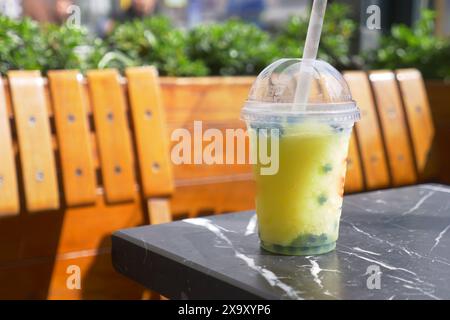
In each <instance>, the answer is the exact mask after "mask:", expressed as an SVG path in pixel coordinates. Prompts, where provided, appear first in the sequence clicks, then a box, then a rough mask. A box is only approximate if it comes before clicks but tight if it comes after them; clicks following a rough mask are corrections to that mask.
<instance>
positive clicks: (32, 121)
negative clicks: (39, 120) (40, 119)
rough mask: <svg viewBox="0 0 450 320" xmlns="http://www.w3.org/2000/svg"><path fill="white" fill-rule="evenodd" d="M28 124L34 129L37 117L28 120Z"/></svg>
mask: <svg viewBox="0 0 450 320" xmlns="http://www.w3.org/2000/svg"><path fill="white" fill-rule="evenodd" d="M28 124H29V125H30V127H34V125H35V124H36V117H35V116H30V117H29V118H28Z"/></svg>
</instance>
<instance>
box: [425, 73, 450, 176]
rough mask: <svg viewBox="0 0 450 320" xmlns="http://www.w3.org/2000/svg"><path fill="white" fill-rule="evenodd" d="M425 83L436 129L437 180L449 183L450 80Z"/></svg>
mask: <svg viewBox="0 0 450 320" xmlns="http://www.w3.org/2000/svg"><path fill="white" fill-rule="evenodd" d="M425 85H426V88H427V93H428V98H429V100H430V108H431V112H432V115H433V122H434V126H435V129H436V142H435V143H436V145H435V147H436V148H435V149H436V150H437V155H438V157H439V162H440V164H441V165H440V170H439V171H440V172H439V180H440V181H441V182H444V183H450V166H449V165H448V164H449V163H450V148H449V142H450V82H444V81H439V80H427V81H425Z"/></svg>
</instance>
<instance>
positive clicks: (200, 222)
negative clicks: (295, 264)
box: [183, 218, 302, 300]
mask: <svg viewBox="0 0 450 320" xmlns="http://www.w3.org/2000/svg"><path fill="white" fill-rule="evenodd" d="M183 221H184V222H185V223H189V224H193V225H196V226H199V227H204V228H206V229H207V230H209V231H211V232H212V233H214V234H215V235H216V236H217V237H218V238H220V239H221V240H223V241H224V242H225V243H227V244H228V245H229V246H230V248H232V249H233V250H234V255H235V256H236V258H238V259H240V260H242V261H244V262H245V263H246V264H247V266H248V267H249V268H250V269H252V270H255V271H256V272H258V273H259V274H260V275H261V276H262V277H263V278H264V279H265V280H266V281H267V282H268V283H269V284H270V285H271V286H272V287H278V288H280V289H281V290H282V291H284V292H285V294H286V296H288V297H289V298H291V299H296V300H302V298H301V297H300V296H299V294H298V292H297V291H296V290H295V289H294V288H292V287H291V286H289V285H287V284H285V283H284V282H283V281H281V280H280V279H279V278H278V277H277V275H276V274H274V273H273V272H272V271H270V270H268V269H265V268H263V267H261V266H258V265H256V263H255V260H254V259H253V258H251V257H248V256H246V255H245V254H243V253H241V252H239V251H238V250H236V249H234V246H233V243H232V242H231V240H230V239H229V238H228V237H227V236H225V235H224V234H223V232H222V230H223V231H225V232H226V229H224V228H221V227H220V226H217V225H216V224H214V223H212V222H211V220H208V219H204V218H196V219H186V220H183Z"/></svg>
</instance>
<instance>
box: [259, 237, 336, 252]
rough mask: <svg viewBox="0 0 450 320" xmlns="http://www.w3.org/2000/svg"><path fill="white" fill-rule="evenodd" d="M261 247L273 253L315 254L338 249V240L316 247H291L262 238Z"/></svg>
mask: <svg viewBox="0 0 450 320" xmlns="http://www.w3.org/2000/svg"><path fill="white" fill-rule="evenodd" d="M261 248H263V249H264V250H266V251H269V252H271V253H276V254H281V255H284V256H314V255H321V254H325V253H329V252H331V251H333V250H334V249H336V242H332V243H328V244H324V245H321V246H315V247H291V246H281V245H278V244H271V243H268V242H264V241H262V240H261Z"/></svg>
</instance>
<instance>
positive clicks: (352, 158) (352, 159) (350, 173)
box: [345, 132, 364, 193]
mask: <svg viewBox="0 0 450 320" xmlns="http://www.w3.org/2000/svg"><path fill="white" fill-rule="evenodd" d="M345 181H346V182H345V192H347V193H350V192H359V191H363V190H364V180H363V174H362V169H361V161H360V159H359V152H358V144H357V142H356V133H355V132H353V134H352V137H351V139H350V145H349V152H348V161H347V177H346V178H345Z"/></svg>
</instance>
